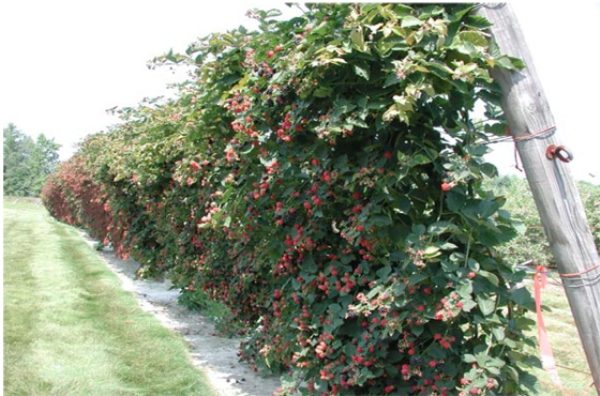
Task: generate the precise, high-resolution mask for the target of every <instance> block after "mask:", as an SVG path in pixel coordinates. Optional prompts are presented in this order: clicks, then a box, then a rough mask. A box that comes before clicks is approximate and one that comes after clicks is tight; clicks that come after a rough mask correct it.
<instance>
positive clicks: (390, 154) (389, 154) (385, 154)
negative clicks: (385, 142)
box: [383, 151, 394, 160]
mask: <svg viewBox="0 0 600 396" xmlns="http://www.w3.org/2000/svg"><path fill="white" fill-rule="evenodd" d="M383 156H384V157H385V159H388V160H391V159H392V158H393V157H394V153H392V152H391V151H386V152H384V153H383Z"/></svg>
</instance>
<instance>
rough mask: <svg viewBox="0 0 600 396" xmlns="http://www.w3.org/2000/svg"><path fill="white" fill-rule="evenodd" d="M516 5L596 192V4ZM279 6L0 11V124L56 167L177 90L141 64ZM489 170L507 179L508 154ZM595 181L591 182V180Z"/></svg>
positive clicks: (193, 3) (9, 6) (11, 6)
mask: <svg viewBox="0 0 600 396" xmlns="http://www.w3.org/2000/svg"><path fill="white" fill-rule="evenodd" d="M569 4H570V5H569V6H567V5H566V3H564V2H560V3H551V2H543V3H542V2H519V3H517V2H515V4H513V7H514V8H515V11H516V12H517V15H518V17H519V21H520V23H521V26H522V28H523V30H524V33H525V36H526V38H527V43H528V45H529V47H530V50H531V52H532V54H533V58H534V61H535V65H536V68H537V70H538V74H539V75H540V77H541V81H542V84H543V85H544V90H545V91H546V94H547V96H548V98H549V101H550V105H551V108H552V111H553V113H554V115H555V118H556V122H557V126H558V129H559V135H558V136H559V137H560V138H559V139H560V141H561V143H563V144H565V145H566V146H567V147H568V148H570V149H571V150H572V151H573V153H574V156H575V160H574V161H573V162H572V163H571V165H570V166H571V169H572V171H573V173H574V175H575V177H576V178H578V179H585V180H589V181H592V182H594V183H596V184H600V126H599V122H598V120H597V119H596V118H595V116H596V115H597V114H596V112H599V113H600V106H599V105H600V102H599V101H598V99H597V95H598V92H600V73H599V71H600V54H599V51H598V49H599V48H600V47H599V45H598V41H599V40H600V31H599V30H598V24H599V23H600V22H599V21H600V1H594V2H592V1H588V2H581V3H575V4H576V5H575V6H574V5H571V3H569ZM254 6H256V7H259V8H272V7H274V6H278V7H279V8H281V9H283V10H288V11H287V12H288V13H294V12H295V11H294V10H293V9H292V10H290V9H289V8H288V7H287V6H285V5H284V4H283V3H282V2H279V3H276V2H265V1H263V2H251V1H246V2H241V1H237V2H234V1H220V2H208V1H201V0H190V1H183V0H169V1H154V0H145V1H142V0H127V1H123V0H102V1H66V0H52V1H41V0H36V1H34V0H19V1H8V0H7V1H2V2H0V65H1V67H0V124H1V125H2V127H4V126H6V125H7V124H8V123H9V122H12V123H14V124H16V125H17V127H18V128H19V129H20V130H21V131H23V132H25V133H28V134H30V135H32V136H35V135H36V134H38V133H44V134H46V135H47V136H50V137H53V138H54V139H55V140H56V141H57V142H59V143H60V144H62V146H63V147H62V149H61V158H62V159H66V158H68V157H69V156H70V155H71V154H72V153H73V146H74V144H75V143H76V142H78V141H80V140H81V139H82V138H83V137H84V136H85V135H87V134H89V133H93V132H97V131H99V130H102V129H105V128H106V127H107V126H108V125H111V124H113V123H115V122H117V120H116V119H115V118H114V117H112V116H110V115H108V114H106V112H105V110H106V109H108V108H111V107H114V106H133V105H135V104H136V103H138V102H139V101H140V100H141V99H142V98H144V97H153V96H157V95H161V94H164V93H165V92H166V88H165V87H166V85H167V83H169V82H174V81H177V80H178V78H181V77H178V76H174V75H172V74H171V73H169V72H168V71H167V70H159V71H156V70H155V71H150V70H148V69H147V67H146V62H147V61H148V60H150V59H151V58H153V57H155V56H157V55H160V54H162V53H164V52H166V51H168V50H169V49H170V48H173V49H174V50H184V49H185V48H186V46H187V45H188V44H189V43H190V42H192V41H193V40H194V39H195V38H197V37H199V36H204V35H206V34H208V33H211V32H216V31H224V30H227V29H230V28H234V27H236V26H238V25H240V24H245V25H248V24H249V23H251V21H250V20H249V19H248V18H246V17H245V12H246V11H247V10H248V9H249V8H251V7H254ZM496 146H501V147H498V148H496V150H495V152H494V154H493V155H492V156H491V160H492V162H494V163H495V164H496V166H498V168H499V169H500V171H501V172H502V173H514V172H515V170H514V159H513V152H512V146H511V144H510V143H504V144H502V145H496ZM590 174H595V177H592V176H590Z"/></svg>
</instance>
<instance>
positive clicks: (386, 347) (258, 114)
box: [43, 4, 534, 395]
mask: <svg viewBox="0 0 600 396" xmlns="http://www.w3.org/2000/svg"><path fill="white" fill-rule="evenodd" d="M473 8H474V7H473V6H472V5H468V6H465V5H446V6H439V5H414V6H410V7H409V6H406V5H401V4H388V5H381V4H368V5H311V6H308V9H307V10H306V12H305V13H304V14H303V15H301V16H299V17H295V18H292V19H290V20H284V21H279V20H277V19H276V18H275V17H276V16H277V13H276V12H275V11H269V12H265V11H252V12H250V14H249V15H250V16H251V17H253V18H256V19H257V20H258V22H259V27H260V28H259V30H258V31H247V30H245V29H244V28H239V29H237V30H234V31H231V32H228V33H224V34H213V35H211V36H209V37H207V38H205V39H201V40H199V41H198V42H196V43H194V44H192V45H191V46H190V47H189V49H188V50H187V52H186V53H185V54H173V53H169V54H168V55H165V56H164V57H162V58H160V59H157V64H160V63H166V64H170V65H176V64H183V65H186V66H187V67H190V66H191V67H192V69H193V73H192V78H190V80H189V81H186V82H185V83H182V84H181V86H180V91H179V94H178V96H177V97H176V98H175V99H172V100H162V101H146V102H144V103H142V104H141V105H140V106H139V107H137V108H127V109H122V110H120V112H121V114H122V117H123V123H122V124H121V125H119V126H116V127H115V128H113V129H112V130H110V131H108V132H106V133H99V134H96V135H93V136H90V137H89V138H88V139H87V140H86V141H85V142H83V144H82V145H81V148H80V150H79V152H78V153H77V154H76V155H75V156H74V157H73V158H72V159H71V160H70V161H68V162H67V163H65V164H63V165H62V166H61V168H60V170H59V171H58V172H57V173H56V174H55V175H54V176H53V177H52V178H51V179H50V180H49V181H48V183H47V185H46V186H45V188H44V194H43V199H44V203H45V205H46V206H47V208H48V209H49V211H50V212H51V213H52V214H53V215H54V216H55V217H57V218H59V219H61V220H64V221H67V222H69V223H71V224H77V225H81V226H83V227H85V228H87V229H89V230H90V231H91V232H92V233H93V235H94V236H96V237H97V238H99V239H101V240H105V242H106V243H109V242H110V243H112V244H113V245H114V246H115V248H116V249H117V252H118V253H119V254H120V255H121V256H127V255H131V256H133V257H134V258H135V259H136V260H137V261H138V262H140V263H141V265H142V268H141V270H140V273H141V274H142V275H147V276H153V275H158V274H166V275H168V276H169V277H170V278H171V279H172V280H173V282H174V284H175V285H177V286H178V287H180V288H181V290H182V293H183V294H184V296H185V297H186V301H194V299H195V298H198V299H201V298H204V297H203V296H207V295H208V296H209V297H210V298H212V299H215V300H219V301H222V302H224V303H226V304H227V305H228V306H229V307H230V308H231V309H232V311H233V313H234V315H235V316H236V318H238V320H239V321H240V323H242V325H243V327H244V328H245V329H246V330H247V333H246V335H247V339H246V342H245V343H244V344H243V346H242V350H241V355H242V357H243V358H244V359H247V360H249V361H251V362H253V364H255V365H257V366H258V367H264V368H269V369H270V370H273V371H281V372H283V374H284V377H283V378H284V381H283V384H284V389H283V390H282V392H283V393H285V392H290V393H294V392H300V393H301V394H314V393H318V394H402V395H406V394H427V395H431V394H438V395H448V394H455V393H460V394H490V395H495V394H502V395H508V394H523V393H526V392H527V391H528V390H527V389H528V388H530V387H531V386H532V383H533V382H534V379H532V378H531V377H530V376H529V375H528V374H527V373H526V371H525V368H526V367H527V365H528V364H532V362H533V361H534V360H533V359H531V357H530V356H527V355H525V354H524V352H523V350H524V348H523V344H524V343H529V342H531V341H530V340H527V339H525V337H524V336H523V330H524V329H526V328H527V327H528V326H530V324H531V323H530V322H529V321H528V320H526V319H525V317H524V315H523V314H524V311H525V309H527V308H528V307H530V306H531V297H530V295H529V293H528V292H527V291H526V290H525V289H524V288H519V287H517V285H518V284H519V283H520V281H521V280H522V279H523V276H524V275H523V273H522V272H519V271H517V270H515V268H514V266H512V265H511V264H509V263H507V262H506V261H504V260H502V259H500V258H499V257H498V256H497V253H496V250H495V248H496V247H497V246H498V245H500V244H502V243H505V242H506V241H508V240H510V239H511V238H512V237H514V236H515V235H516V232H515V229H514V227H513V224H512V221H511V219H510V216H509V214H508V213H507V212H506V211H504V210H502V209H501V207H502V205H503V203H504V199H503V198H500V197H498V196H495V195H494V194H493V192H492V191H490V190H488V189H486V188H484V186H483V181H484V180H486V179H488V178H490V177H494V176H496V171H495V168H494V167H493V166H492V165H490V164H488V163H485V161H484V160H483V158H482V156H483V154H485V152H486V151H487V148H486V146H485V142H486V141H487V140H488V138H489V136H490V134H491V133H493V132H494V131H501V130H503V129H504V124H503V118H502V114H501V111H500V110H499V93H498V88H497V86H496V85H495V84H494V83H493V81H492V79H491V78H490V75H489V70H490V68H491V67H503V68H508V69H516V68H519V67H521V66H522V65H521V64H520V63H519V62H518V61H517V60H515V59H511V58H509V57H507V56H504V55H502V54H500V53H499V52H498V50H497V48H495V47H494V46H493V45H492V44H491V43H490V40H489V39H488V35H487V34H486V33H485V29H486V28H487V27H488V26H489V24H488V22H487V20H485V19H484V18H482V17H479V16H476V15H474V13H473ZM476 103H482V104H483V105H485V107H486V109H487V111H486V119H485V120H483V121H481V122H477V123H476V122H475V120H473V110H474V107H475V104H476Z"/></svg>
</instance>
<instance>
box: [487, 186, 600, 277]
mask: <svg viewBox="0 0 600 396" xmlns="http://www.w3.org/2000/svg"><path fill="white" fill-rule="evenodd" d="M489 185H490V187H491V188H492V189H493V190H494V191H495V192H496V193H497V194H499V195H503V196H505V197H506V198H507V201H506V205H505V206H504V208H505V209H506V210H508V211H509V212H510V213H511V214H512V215H513V216H514V217H515V218H516V219H519V221H520V222H522V224H521V226H520V228H521V232H519V235H517V237H515V238H514V239H513V240H511V241H510V242H509V243H506V244H504V245H501V246H499V247H498V252H499V254H500V255H501V256H503V257H506V258H507V260H510V261H511V262H514V263H523V262H527V261H529V260H534V261H535V262H537V263H538V264H541V265H545V266H548V267H551V268H556V266H557V264H556V261H555V259H554V257H553V255H552V250H551V249H550V245H549V243H548V239H547V238H546V235H545V234H544V228H543V227H542V222H541V221H540V216H539V214H538V211H537V208H536V206H535V202H534V201H533V196H532V195H531V190H530V189H529V186H528V185H527V181H525V180H524V179H520V178H518V177H516V176H512V177H508V176H504V177H500V178H497V179H494V180H493V181H491V182H490V183H489ZM577 188H578V189H579V193H580V195H581V200H582V201H583V205H584V208H585V213H586V215H587V220H588V224H589V226H590V230H591V232H592V236H593V237H594V242H595V243H596V246H597V247H598V249H600V186H598V185H594V184H591V183H587V182H579V183H578V184H577Z"/></svg>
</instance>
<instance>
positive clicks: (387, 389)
mask: <svg viewBox="0 0 600 396" xmlns="http://www.w3.org/2000/svg"><path fill="white" fill-rule="evenodd" d="M393 391H394V385H388V386H386V387H385V388H383V392H384V393H392V392H393Z"/></svg>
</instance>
